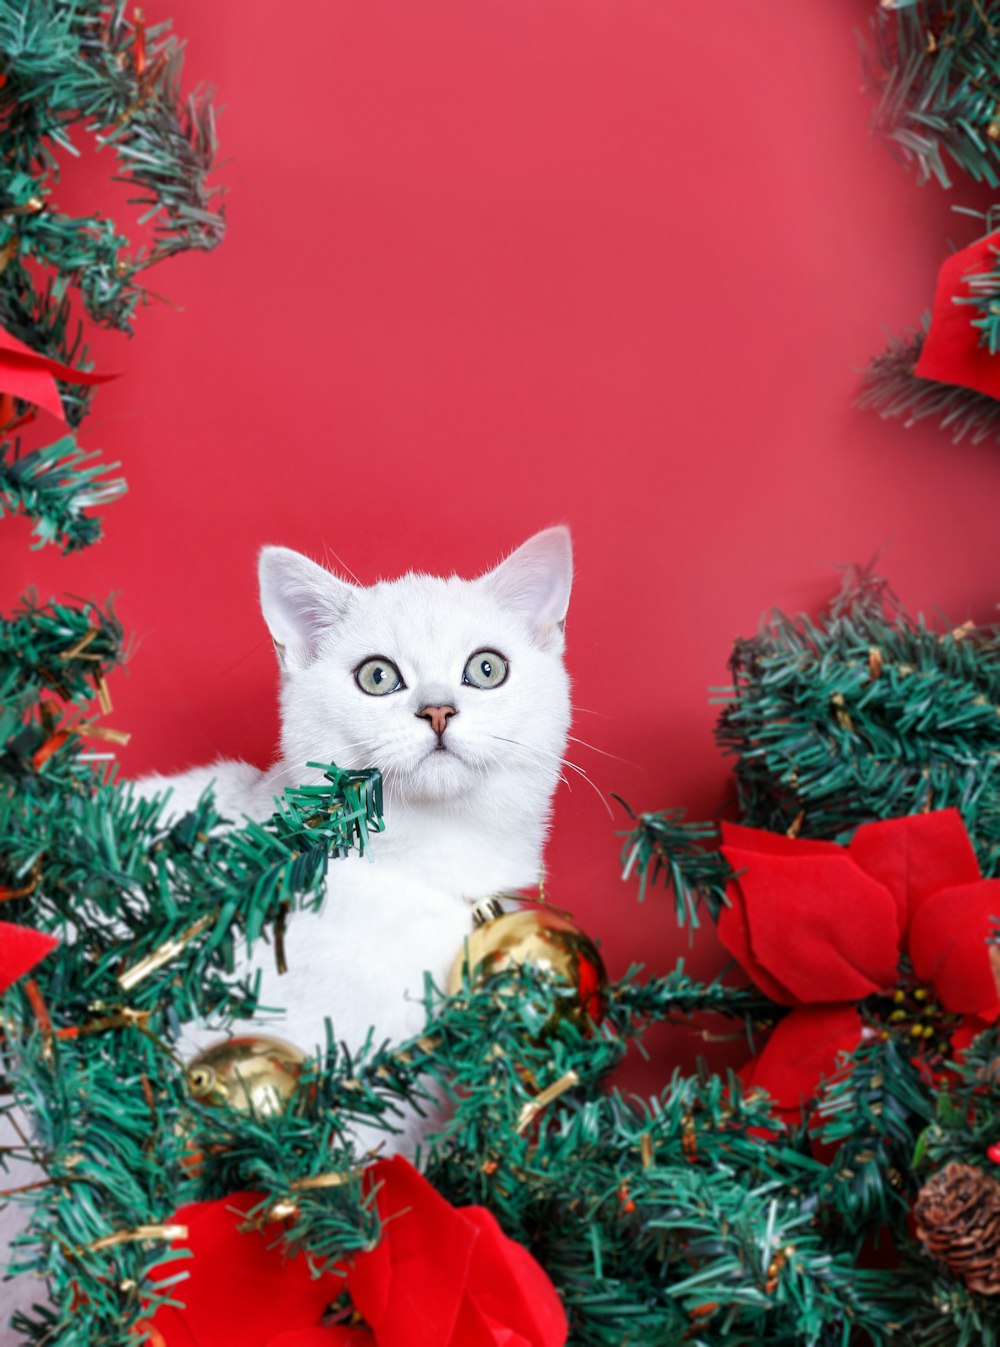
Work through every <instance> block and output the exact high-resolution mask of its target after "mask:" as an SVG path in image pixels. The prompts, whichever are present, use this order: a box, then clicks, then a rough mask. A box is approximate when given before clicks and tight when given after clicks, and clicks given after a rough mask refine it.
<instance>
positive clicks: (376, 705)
mask: <svg viewBox="0 0 1000 1347" xmlns="http://www.w3.org/2000/svg"><path fill="white" fill-rule="evenodd" d="M259 575H260V595H261V607H262V609H263V614H264V620H265V622H266V623H267V625H268V628H269V629H270V632H271V636H272V638H273V640H274V644H275V648H276V650H277V652H278V658H279V663H280V666H281V722H282V727H281V756H280V759H279V761H278V763H277V764H276V766H275V767H274V768H273V769H272V770H271V771H268V772H260V771H258V770H256V769H255V768H253V767H251V766H249V765H248V764H246V763H238V762H218V763H216V764H214V765H213V766H210V767H204V768H197V769H195V770H193V771H189V772H186V773H184V774H182V775H180V776H174V777H147V778H145V779H144V780H142V781H141V782H139V783H137V788H138V789H139V790H140V791H141V792H142V793H143V794H147V795H148V794H151V793H153V792H162V791H163V790H165V789H166V788H168V787H169V788H170V790H171V791H172V798H171V804H170V810H171V812H172V813H178V812H181V811H183V810H185V809H187V808H189V807H190V806H191V805H192V804H194V802H195V801H196V800H197V799H198V797H199V795H200V794H201V792H202V791H203V790H204V789H205V787H206V786H208V785H209V784H210V783H212V784H214V788H215V793H216V798H217V800H218V802H219V805H220V807H221V809H222V812H223V813H225V814H227V816H228V817H231V818H233V819H234V820H235V821H239V820H240V818H241V816H242V815H249V816H251V817H254V818H258V819H263V818H266V817H268V816H269V815H270V814H271V812H272V808H273V799H274V796H275V795H276V794H278V793H280V791H281V789H282V787H283V786H285V785H290V784H295V783H299V782H302V781H308V780H319V779H321V775H320V773H318V772H315V771H312V772H310V771H308V770H307V769H306V767H305V764H306V762H307V761H313V762H335V763H336V764H337V765H338V766H341V767H351V768H361V767H370V766H375V767H378V768H379V769H380V770H381V772H382V775H383V781H384V791H385V821H386V828H385V832H384V833H382V834H378V835H375V836H373V837H372V840H371V847H370V853H369V856H367V857H365V858H361V857H358V856H356V855H352V856H350V857H348V858H346V859H341V860H336V861H334V862H333V863H332V864H331V866H330V870H329V876H328V880H327V896H326V899H325V902H324V905H323V908H322V910H321V911H320V912H319V913H317V914H310V913H296V914H295V915H294V916H293V918H292V919H291V920H290V922H289V925H288V931H287V935H286V951H287V963H288V972H287V973H286V974H285V975H284V976H279V975H278V973H277V970H276V967H275V960H274V955H273V951H272V950H271V948H270V947H269V946H267V945H264V944H258V945H257V946H256V947H255V949H254V952H253V958H252V961H251V967H252V968H254V969H256V968H259V969H260V970H261V973H262V994H261V1003H262V1005H265V1006H273V1007H282V1008H283V1014H281V1015H280V1016H277V1017H275V1018H270V1017H269V1022H270V1027H271V1028H272V1029H273V1031H274V1032H275V1033H278V1034H279V1035H280V1036H281V1037H284V1038H287V1039H289V1040H290V1041H291V1042H293V1043H295V1044H297V1045H298V1046H299V1047H301V1048H303V1049H304V1050H306V1051H312V1050H313V1049H314V1048H316V1047H317V1046H320V1045H322V1044H323V1042H324V1024H323V1020H324V1016H329V1017H330V1018H331V1020H332V1022H333V1029H334V1034H335V1036H336V1038H337V1039H338V1041H342V1042H344V1043H346V1044H347V1045H348V1046H349V1047H350V1048H358V1047H359V1046H360V1045H361V1044H362V1043H363V1042H364V1040H365V1038H366V1036H367V1035H368V1033H369V1030H374V1032H375V1037H376V1040H377V1041H379V1042H381V1041H382V1040H384V1039H386V1038H391V1039H399V1038H402V1037H405V1036H407V1035H409V1034H412V1033H415V1032H418V1031H419V1029H420V1028H421V1027H422V1025H423V1009H422V1006H421V1004H420V1000H421V996H422V992H423V975H424V972H425V971H428V972H430V974H431V975H432V976H433V978H434V979H435V981H436V983H437V984H438V985H439V986H442V985H443V984H444V982H445V980H446V977H447V973H448V970H449V968H450V966H451V963H452V961H453V960H454V958H455V957H456V955H457V954H458V953H459V952H460V951H461V949H462V944H463V941H464V940H465V938H466V936H467V935H468V933H469V931H470V929H471V919H470V911H471V906H472V904H473V903H474V902H475V901H476V900H477V899H480V898H483V897H486V896H489V895H491V894H496V893H500V892H511V891H516V890H518V889H522V888H525V887H528V886H531V885H533V884H535V883H537V881H538V878H539V874H540V869H541V861H542V845H543V842H544V839H545V835H546V832H547V827H548V821H549V815H550V809H551V800H552V795H553V792H554V789H555V786H556V783H557V781H558V780H559V776H560V769H561V765H562V757H563V753H564V752H565V747H566V738H567V733H568V729H569V722H570V703H569V679H568V677H567V674H566V671H565V669H564V667H563V628H564V622H565V617H566V610H567V606H568V603H569V594H570V585H571V581H572V552H571V547H570V538H569V532H568V530H567V529H565V528H561V527H560V528H552V529H547V530H545V531H544V532H542V533H538V534H536V535H535V536H534V537H533V538H530V539H529V540H528V541H527V542H526V543H524V545H523V546H522V547H520V548H518V549H517V551H515V552H514V553H513V554H512V555H511V556H509V557H508V558H507V560H506V561H504V562H502V563H501V564H500V565H499V566H497V567H496V569H495V570H492V571H490V572H488V573H487V574H486V575H484V576H481V577H480V578H479V579H476V580H471V581H467V580H461V579H459V578H457V577H456V576H450V577H447V578H439V577H434V576H429V575H418V574H412V573H411V574H408V575H404V576H403V577H402V578H401V579H398V580H394V581H388V582H387V581H382V582H379V583H378V584H375V585H372V586H371V587H369V588H362V587H360V586H358V585H353V584H348V583H347V582H346V581H344V580H340V579H337V578H336V577H335V576H334V575H332V574H330V573H329V572H328V571H326V570H324V569H322V568H321V567H320V566H317V565H316V564H315V563H314V562H312V561H309V560H307V559H306V558H305V557H303V556H300V555H299V554H298V553H296V552H292V551H289V550H288V549H286V548H282V547H265V548H264V549H263V551H262V552H261V556H260V566H259ZM239 1027H240V1026H237V1028H239Z"/></svg>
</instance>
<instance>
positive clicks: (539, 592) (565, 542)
mask: <svg viewBox="0 0 1000 1347" xmlns="http://www.w3.org/2000/svg"><path fill="white" fill-rule="evenodd" d="M483 583H484V584H485V586H486V587H487V589H488V590H489V591H490V592H491V593H492V594H494V595H495V596H496V598H497V599H498V600H499V602H500V603H501V604H502V605H503V606H504V607H505V608H512V609H514V611H515V612H517V613H520V615H521V616H522V617H523V618H524V619H525V621H526V622H527V623H528V626H529V627H530V628H531V630H532V632H533V633H534V636H535V640H536V641H537V643H538V644H539V645H540V646H541V647H542V648H543V649H562V644H563V630H564V628H565V625H566V610H567V609H568V608H569V592H570V589H571V588H572V585H573V544H572V543H571V542H570V536H569V529H568V528H566V527H565V525H563V524H560V525H558V526H557V527H556V528H551V529H543V531H542V532H541V533H536V534H535V535H534V537H532V538H529V539H528V541H527V542H526V543H522V544H521V546H520V547H519V548H518V549H517V551H516V552H512V553H511V554H510V556H509V557H508V558H507V560H506V561H501V563H500V565H499V566H497V567H496V569H495V570H492V571H489V572H488V573H487V574H486V575H484V576H483Z"/></svg>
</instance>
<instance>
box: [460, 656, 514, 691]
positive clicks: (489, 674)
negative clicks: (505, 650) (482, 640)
mask: <svg viewBox="0 0 1000 1347" xmlns="http://www.w3.org/2000/svg"><path fill="white" fill-rule="evenodd" d="M506 677H507V661H506V660H505V659H504V657H503V655H501V654H500V652H499V651H497V650H477V651H476V653H475V654H474V655H472V656H471V657H470V659H469V662H468V664H467V665H466V666H465V673H464V675H463V676H462V682H463V683H468V684H470V685H471V686H472V687H474V688H498V687H499V686H500V684H501V683H502V682H504V680H505V679H506Z"/></svg>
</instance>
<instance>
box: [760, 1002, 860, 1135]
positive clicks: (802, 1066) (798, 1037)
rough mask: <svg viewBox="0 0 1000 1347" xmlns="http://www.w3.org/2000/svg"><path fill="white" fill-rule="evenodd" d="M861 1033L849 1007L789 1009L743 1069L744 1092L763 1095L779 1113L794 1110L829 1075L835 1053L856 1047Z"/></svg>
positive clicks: (835, 1061)
mask: <svg viewBox="0 0 1000 1347" xmlns="http://www.w3.org/2000/svg"><path fill="white" fill-rule="evenodd" d="M861 1028H862V1024H861V1016H860V1015H859V1014H858V1012H857V1011H856V1010H855V1009H854V1007H853V1006H838V1005H834V1006H802V1007H800V1008H799V1009H798V1010H793V1011H792V1013H791V1014H790V1015H788V1016H786V1018H785V1019H783V1020H782V1021H781V1022H780V1023H779V1024H778V1025H776V1026H775V1029H774V1031H773V1032H772V1034H771V1037H770V1038H769V1039H768V1040H767V1043H766V1044H765V1046H764V1049H763V1051H762V1052H759V1053H758V1054H757V1056H756V1057H754V1058H753V1059H752V1060H751V1062H749V1063H748V1064H747V1065H748V1067H749V1068H750V1069H749V1070H748V1071H747V1073H746V1075H745V1076H744V1083H745V1084H746V1085H747V1088H748V1089H761V1090H766V1091H767V1093H768V1094H769V1095H770V1096H771V1098H772V1099H773V1100H774V1101H775V1103H776V1104H777V1105H778V1107H779V1109H780V1110H782V1111H785V1110H789V1109H797V1108H800V1107H801V1105H802V1104H804V1103H806V1102H807V1101H808V1100H809V1099H812V1098H813V1097H814V1096H815V1094H816V1092H817V1089H818V1088H819V1083H820V1078H821V1077H825V1078H827V1079H829V1077H830V1076H832V1075H833V1073H834V1072H835V1071H836V1069H837V1066H838V1064H839V1058H840V1056H841V1054H842V1053H847V1052H853V1051H854V1049H855V1048H856V1047H857V1046H858V1043H859V1042H860V1041H861ZM745 1070H746V1068H745Z"/></svg>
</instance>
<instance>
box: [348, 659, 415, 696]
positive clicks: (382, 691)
mask: <svg viewBox="0 0 1000 1347" xmlns="http://www.w3.org/2000/svg"><path fill="white" fill-rule="evenodd" d="M354 681H355V683H357V685H358V687H359V688H360V689H361V691H362V692H367V693H368V695H369V697H384V696H386V694H387V693H390V692H398V691H399V689H400V688H402V687H405V686H406V685H405V683H404V682H403V676H402V674H401V673H400V672H399V670H398V669H397V668H396V666H395V664H393V662H392V660H391V659H385V658H384V657H383V656H382V655H375V656H374V657H373V658H372V659H366V660H365V662H364V664H359V665H358V667H357V668H356V669H355V670H354Z"/></svg>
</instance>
